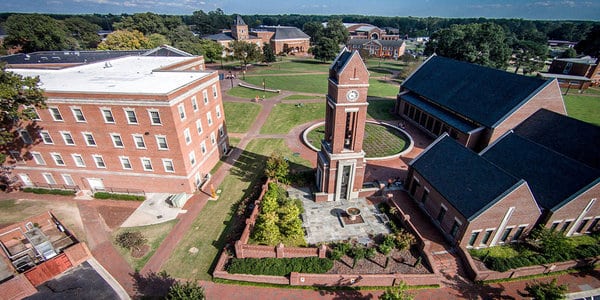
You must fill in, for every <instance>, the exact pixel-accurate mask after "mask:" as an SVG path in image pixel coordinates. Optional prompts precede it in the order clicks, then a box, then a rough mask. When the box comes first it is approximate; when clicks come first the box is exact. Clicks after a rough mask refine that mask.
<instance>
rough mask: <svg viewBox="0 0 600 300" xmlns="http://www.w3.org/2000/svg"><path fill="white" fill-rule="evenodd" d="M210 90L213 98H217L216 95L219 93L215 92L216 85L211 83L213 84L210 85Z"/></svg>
mask: <svg viewBox="0 0 600 300" xmlns="http://www.w3.org/2000/svg"><path fill="white" fill-rule="evenodd" d="M212 92H213V98H215V99H217V96H218V95H219V94H218V93H217V85H216V84H213V86H212Z"/></svg>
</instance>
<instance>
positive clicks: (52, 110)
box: [48, 107, 64, 121]
mask: <svg viewBox="0 0 600 300" xmlns="http://www.w3.org/2000/svg"><path fill="white" fill-rule="evenodd" d="M48 111H49V112H50V114H51V115H52V119H53V120H54V121H64V120H63V117H62V115H61V114H60V110H58V107H48Z"/></svg>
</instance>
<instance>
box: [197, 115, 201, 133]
mask: <svg viewBox="0 0 600 300" xmlns="http://www.w3.org/2000/svg"><path fill="white" fill-rule="evenodd" d="M196 130H197V131H198V134H201V133H202V121H200V119H198V120H196Z"/></svg>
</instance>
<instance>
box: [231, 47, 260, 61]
mask: <svg viewBox="0 0 600 300" xmlns="http://www.w3.org/2000/svg"><path fill="white" fill-rule="evenodd" d="M230 47H231V50H233V57H235V59H237V60H239V61H240V62H241V63H242V65H244V66H246V65H247V64H248V63H249V62H253V61H258V60H260V59H261V56H262V53H261V51H260V49H258V46H257V45H256V44H254V43H248V42H244V41H233V42H231V44H230Z"/></svg>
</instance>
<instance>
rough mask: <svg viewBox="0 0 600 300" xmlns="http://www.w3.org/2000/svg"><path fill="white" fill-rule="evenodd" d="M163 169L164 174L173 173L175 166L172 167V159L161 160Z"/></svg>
mask: <svg viewBox="0 0 600 300" xmlns="http://www.w3.org/2000/svg"><path fill="white" fill-rule="evenodd" d="M162 162H163V167H164V168H165V172H168V173H173V172H175V166H174V165H173V160H172V159H166V158H163V160H162Z"/></svg>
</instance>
